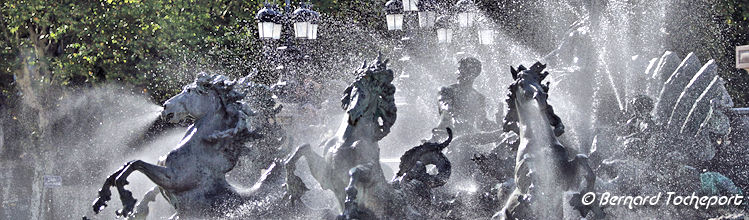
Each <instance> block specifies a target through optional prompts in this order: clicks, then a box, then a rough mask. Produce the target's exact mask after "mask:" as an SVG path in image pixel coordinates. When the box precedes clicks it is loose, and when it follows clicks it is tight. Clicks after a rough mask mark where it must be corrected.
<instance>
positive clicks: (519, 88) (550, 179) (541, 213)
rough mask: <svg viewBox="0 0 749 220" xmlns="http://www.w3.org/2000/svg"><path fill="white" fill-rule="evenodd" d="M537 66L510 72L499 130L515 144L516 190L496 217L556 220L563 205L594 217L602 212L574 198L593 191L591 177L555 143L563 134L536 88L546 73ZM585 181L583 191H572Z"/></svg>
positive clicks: (582, 160)
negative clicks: (574, 193)
mask: <svg viewBox="0 0 749 220" xmlns="http://www.w3.org/2000/svg"><path fill="white" fill-rule="evenodd" d="M544 68H546V65H543V64H541V63H539V62H537V63H536V64H534V65H533V66H532V67H531V68H530V69H526V68H525V67H523V66H522V65H521V66H520V67H519V68H518V69H517V70H516V69H514V68H511V73H512V78H513V79H514V80H515V82H514V83H512V84H511V85H510V87H509V90H510V91H509V94H508V97H507V99H506V102H507V106H508V108H509V110H508V113H507V115H506V116H505V120H504V130H505V131H506V132H509V131H513V132H515V133H517V134H518V136H519V137H520V139H519V140H518V141H517V142H516V143H515V145H514V146H513V148H516V150H517V155H516V158H515V182H516V187H515V190H514V191H513V192H512V194H511V195H510V196H509V197H508V199H507V202H506V204H505V206H504V208H503V209H502V210H501V211H500V212H499V213H497V214H495V216H494V217H495V218H497V217H498V218H500V219H557V218H559V217H560V216H562V215H563V210H562V207H563V203H565V202H570V205H572V206H573V207H575V208H576V209H578V210H579V211H580V214H581V215H582V216H583V217H585V216H586V215H587V214H588V212H589V211H590V210H591V209H592V210H593V212H594V214H595V217H596V218H601V217H603V212H602V211H601V210H600V209H599V208H597V207H594V206H583V205H582V204H581V203H580V201H581V200H580V198H579V195H580V193H582V194H584V193H586V192H591V191H593V190H594V184H595V178H596V177H595V174H594V173H593V170H592V169H591V168H590V166H589V165H588V162H587V157H586V156H585V155H581V154H580V155H576V156H575V157H574V158H570V157H569V151H568V149H567V148H566V147H565V146H563V145H562V144H561V143H559V141H558V140H557V137H558V136H561V135H562V134H563V133H564V125H563V124H562V122H561V119H560V118H559V117H558V116H557V115H556V114H554V109H553V108H552V107H551V105H550V104H549V103H547V99H548V92H549V83H548V82H547V83H546V85H543V84H541V83H542V81H543V80H544V79H545V78H546V76H547V75H548V74H549V73H548V72H545V71H543V70H544ZM581 177H584V180H585V183H586V184H585V187H584V188H583V189H580V190H578V189H576V188H577V187H578V186H579V183H580V182H581V181H582V178H581ZM569 190H572V191H579V192H580V193H578V194H577V196H574V198H573V199H572V201H563V199H562V198H563V196H564V192H565V191H569Z"/></svg>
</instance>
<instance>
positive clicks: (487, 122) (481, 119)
mask: <svg viewBox="0 0 749 220" xmlns="http://www.w3.org/2000/svg"><path fill="white" fill-rule="evenodd" d="M477 94H478V96H479V101H478V102H479V103H478V108H479V111H478V114H479V115H477V117H476V120H478V121H477V122H476V128H478V129H479V130H480V131H484V132H490V131H494V130H497V129H499V125H497V123H495V122H494V121H493V120H491V119H489V117H488V116H487V114H486V97H485V96H484V95H482V94H481V93H478V92H477Z"/></svg>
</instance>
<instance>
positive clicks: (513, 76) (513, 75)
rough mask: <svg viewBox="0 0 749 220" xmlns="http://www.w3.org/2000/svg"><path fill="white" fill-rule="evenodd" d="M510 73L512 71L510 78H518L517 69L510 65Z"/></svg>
mask: <svg viewBox="0 0 749 220" xmlns="http://www.w3.org/2000/svg"><path fill="white" fill-rule="evenodd" d="M510 73H512V79H518V71H517V70H515V67H512V66H510Z"/></svg>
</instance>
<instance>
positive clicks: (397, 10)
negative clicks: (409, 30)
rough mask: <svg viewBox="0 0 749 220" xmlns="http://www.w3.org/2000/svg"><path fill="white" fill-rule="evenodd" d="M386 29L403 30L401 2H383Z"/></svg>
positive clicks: (397, 0)
mask: <svg viewBox="0 0 749 220" xmlns="http://www.w3.org/2000/svg"><path fill="white" fill-rule="evenodd" d="M385 14H386V19H387V25H388V30H390V31H392V30H403V2H402V1H401V0H390V1H388V2H387V3H385Z"/></svg>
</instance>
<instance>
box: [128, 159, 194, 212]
mask: <svg viewBox="0 0 749 220" xmlns="http://www.w3.org/2000/svg"><path fill="white" fill-rule="evenodd" d="M136 170H137V171H140V172H141V173H143V174H145V175H146V177H148V178H149V179H150V180H151V181H153V182H154V183H156V185H158V186H159V187H162V188H165V189H175V190H179V189H187V188H190V187H191V186H193V185H194V184H195V183H196V182H195V181H197V180H196V179H193V178H184V177H182V176H178V175H177V173H176V172H175V171H174V170H172V169H170V168H167V167H163V166H158V165H153V164H150V163H146V162H144V161H142V160H134V161H130V162H128V165H127V167H125V169H123V170H122V172H120V174H119V176H117V178H116V179H115V186H117V192H119V194H120V200H121V201H122V206H123V207H122V210H120V211H117V212H116V214H117V215H120V216H123V217H126V216H128V215H130V213H132V211H133V208H134V207H135V203H136V201H137V200H135V198H133V194H132V193H131V192H130V191H129V190H127V189H125V185H127V184H128V182H127V178H128V177H129V176H130V174H131V173H133V172H134V171H136Z"/></svg>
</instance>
